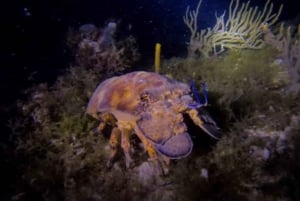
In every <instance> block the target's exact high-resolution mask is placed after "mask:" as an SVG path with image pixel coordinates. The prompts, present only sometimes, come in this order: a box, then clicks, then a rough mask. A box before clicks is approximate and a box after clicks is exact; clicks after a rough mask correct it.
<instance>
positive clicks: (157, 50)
mask: <svg viewBox="0 0 300 201" xmlns="http://www.w3.org/2000/svg"><path fill="white" fill-rule="evenodd" d="M160 50H161V44H160V43H156V44H155V58H154V68H155V72H156V73H159V70H160Z"/></svg>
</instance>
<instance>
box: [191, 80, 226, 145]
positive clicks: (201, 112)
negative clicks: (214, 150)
mask: <svg viewBox="0 0 300 201" xmlns="http://www.w3.org/2000/svg"><path fill="white" fill-rule="evenodd" d="M201 86H202V90H203V97H204V102H202V101H201V98H200V95H199V93H198V91H197V88H196V87H195V83H194V82H193V81H192V83H191V91H192V93H193V97H194V98H195V100H196V103H191V104H189V105H188V107H189V108H190V109H195V110H197V117H195V116H193V115H191V117H192V119H193V120H194V122H195V123H196V124H197V125H198V126H199V127H201V129H202V130H203V131H205V132H206V133H207V134H208V135H210V136H211V137H212V138H214V139H217V140H218V139H220V137H221V132H220V128H219V127H218V126H217V124H216V122H215V121H214V120H213V119H212V118H211V116H210V115H209V113H208V112H207V111H206V110H205V109H204V108H203V107H205V106H207V105H208V98H207V90H206V85H205V83H202V84H201ZM195 118H196V119H195ZM199 120H200V122H199Z"/></svg>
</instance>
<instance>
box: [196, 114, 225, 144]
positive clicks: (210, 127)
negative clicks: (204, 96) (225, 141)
mask: <svg viewBox="0 0 300 201" xmlns="http://www.w3.org/2000/svg"><path fill="white" fill-rule="evenodd" d="M197 111H198V118H199V119H201V121H202V125H201V126H200V127H201V129H202V130H203V131H204V132H205V133H207V134H208V135H209V136H211V137H212V138H214V139H216V140H219V139H220V137H221V129H220V128H219V127H218V126H217V124H216V122H215V121H214V120H213V119H212V118H211V116H210V115H209V113H208V112H207V111H206V110H205V109H204V108H199V109H198V110H197Z"/></svg>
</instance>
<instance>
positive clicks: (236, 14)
mask: <svg viewBox="0 0 300 201" xmlns="http://www.w3.org/2000/svg"><path fill="white" fill-rule="evenodd" d="M201 3H202V0H201V1H199V3H198V5H197V8H196V10H195V11H190V10H189V7H188V8H187V11H186V15H185V16H184V18H183V20H184V23H185V24H186V25H187V26H188V28H189V30H190V31H191V37H190V42H189V45H188V56H189V57H196V56H197V54H200V55H203V56H205V57H209V56H211V55H212V54H214V55H217V54H220V53H221V52H223V51H225V50H226V49H245V48H250V49H258V48H261V47H262V46H263V44H264V41H263V39H262V33H263V31H262V29H261V25H262V23H268V24H269V26H271V25H273V24H274V23H276V22H277V20H278V17H279V15H280V14H281V11H282V5H281V6H280V8H279V10H278V12H277V13H273V4H272V3H270V0H268V1H267V2H266V4H265V5H264V8H263V10H262V11H259V9H258V7H255V8H253V7H250V1H248V2H247V3H242V4H241V5H240V2H239V0H231V2H230V5H229V12H228V13H229V14H228V19H227V20H226V21H225V20H224V16H225V12H224V14H222V15H221V16H216V24H215V25H214V27H213V28H207V29H204V30H200V31H199V32H197V23H196V22H197V18H198V14H199V8H200V5H201Z"/></svg>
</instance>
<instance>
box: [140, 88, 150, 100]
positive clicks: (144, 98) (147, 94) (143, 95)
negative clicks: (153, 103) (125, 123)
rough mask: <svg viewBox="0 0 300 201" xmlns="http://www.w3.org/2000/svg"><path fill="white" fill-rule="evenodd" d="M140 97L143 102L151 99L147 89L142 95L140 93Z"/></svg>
mask: <svg viewBox="0 0 300 201" xmlns="http://www.w3.org/2000/svg"><path fill="white" fill-rule="evenodd" d="M140 99H141V101H142V102H147V103H148V102H149V99H150V95H149V93H148V92H147V91H145V92H143V93H142V94H141V95H140Z"/></svg>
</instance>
